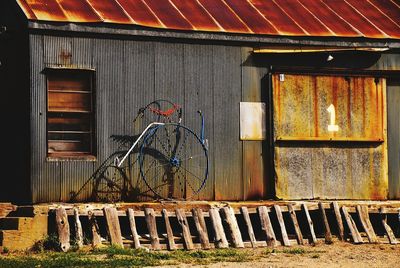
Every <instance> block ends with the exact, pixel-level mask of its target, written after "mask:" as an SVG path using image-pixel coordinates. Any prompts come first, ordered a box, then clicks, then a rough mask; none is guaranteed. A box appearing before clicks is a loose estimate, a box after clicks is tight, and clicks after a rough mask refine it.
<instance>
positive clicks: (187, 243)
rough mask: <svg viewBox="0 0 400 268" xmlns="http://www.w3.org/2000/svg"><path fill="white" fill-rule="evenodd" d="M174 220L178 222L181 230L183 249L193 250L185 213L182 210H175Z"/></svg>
mask: <svg viewBox="0 0 400 268" xmlns="http://www.w3.org/2000/svg"><path fill="white" fill-rule="evenodd" d="M175 214H176V218H177V220H178V223H179V225H180V226H181V229H182V237H183V242H184V244H183V245H184V247H185V249H187V250H192V249H194V246H193V240H192V235H191V234H190V228H189V223H188V221H187V218H186V214H185V211H184V210H183V209H180V208H178V209H176V210H175Z"/></svg>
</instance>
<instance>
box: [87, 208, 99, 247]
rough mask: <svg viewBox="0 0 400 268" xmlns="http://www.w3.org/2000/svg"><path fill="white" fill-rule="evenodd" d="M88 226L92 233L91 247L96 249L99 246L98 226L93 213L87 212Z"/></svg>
mask: <svg viewBox="0 0 400 268" xmlns="http://www.w3.org/2000/svg"><path fill="white" fill-rule="evenodd" d="M88 218H89V225H90V230H91V233H92V247H94V248H96V247H98V246H100V245H101V236H100V230H99V225H98V224H97V220H96V216H95V215H94V213H93V211H91V210H89V211H88Z"/></svg>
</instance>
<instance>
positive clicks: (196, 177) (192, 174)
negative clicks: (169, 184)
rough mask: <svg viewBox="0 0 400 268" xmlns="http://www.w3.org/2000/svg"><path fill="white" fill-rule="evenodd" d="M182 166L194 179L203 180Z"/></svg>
mask: <svg viewBox="0 0 400 268" xmlns="http://www.w3.org/2000/svg"><path fill="white" fill-rule="evenodd" d="M182 168H183V169H184V170H185V171H186V172H188V173H189V174H191V175H193V176H194V177H195V178H196V179H198V180H199V181H203V180H204V179H201V178H199V177H198V176H197V175H195V174H194V173H193V172H191V171H189V170H187V169H186V168H184V167H183V166H182Z"/></svg>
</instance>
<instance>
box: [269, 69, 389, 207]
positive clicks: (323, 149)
mask: <svg viewBox="0 0 400 268" xmlns="http://www.w3.org/2000/svg"><path fill="white" fill-rule="evenodd" d="M310 77H311V79H310ZM381 80H383V79H380V81H379V83H378V84H376V83H375V78H374V77H350V78H346V77H341V76H307V75H294V74H293V75H292V74H285V82H283V83H282V82H279V74H276V75H274V76H273V85H274V93H275V96H276V97H275V98H274V107H276V108H275V111H276V114H275V115H274V124H275V129H276V136H277V137H278V139H279V140H282V143H281V142H279V143H277V144H276V147H275V172H276V177H277V184H276V187H277V188H276V192H277V194H278V196H279V197H282V198H317V197H319V198H339V199H340V198H347V199H349V198H350V199H351V198H353V199H376V200H382V199H385V198H386V192H387V182H386V180H387V178H386V176H385V161H386V160H385V159H386V151H385V147H386V141H385V140H384V139H383V137H384V131H385V130H384V124H385V122H384V115H383V112H384V109H385V108H384V105H385V102H384V100H383V98H384V97H383V93H384V92H383V90H384V89H383V86H382V85H381V84H382V83H383V82H381ZM280 87H281V88H280ZM278 91H279V92H280V94H279V97H278V96H277V93H278ZM305 93H306V94H310V96H311V101H310V102H302V101H299V100H300V99H304V98H305V95H304V94H305ZM330 104H333V105H334V106H336V108H337V110H336V111H337V113H336V120H337V121H336V123H337V124H338V125H339V131H338V132H336V133H335V134H334V135H333V134H332V133H330V132H328V131H327V129H326V127H327V126H326V125H325V124H328V122H329V118H328V117H329V114H328V113H327V112H326V107H325V106H327V105H330ZM304 105H309V107H308V108H307V107H300V106H304ZM297 106H299V107H297ZM278 107H282V110H279V108H278ZM307 111H309V113H307ZM309 127H311V128H312V129H311V130H310V131H308V128H309ZM307 133H310V135H309V136H307ZM317 134H318V135H317ZM282 137H283V138H282ZM292 141H295V143H293V142H292ZM319 141H322V142H323V144H322V145H323V146H320V145H318V144H320V143H319ZM357 141H359V142H362V143H359V145H357V146H354V142H357ZM298 142H301V145H300V146H296V144H298ZM337 144H339V146H337ZM309 159H311V161H310V160H309ZM294 166H295V168H294ZM300 184H304V185H303V186H301V187H299V185H300ZM310 187H311V188H312V189H313V191H311V192H310V190H309V189H310Z"/></svg>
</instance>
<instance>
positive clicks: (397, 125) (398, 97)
mask: <svg viewBox="0 0 400 268" xmlns="http://www.w3.org/2000/svg"><path fill="white" fill-rule="evenodd" d="M399 104H400V80H395V81H391V82H389V83H388V87H387V107H388V160H389V163H388V165H389V174H388V176H389V198H390V199H400V116H399V115H400V107H399Z"/></svg>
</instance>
